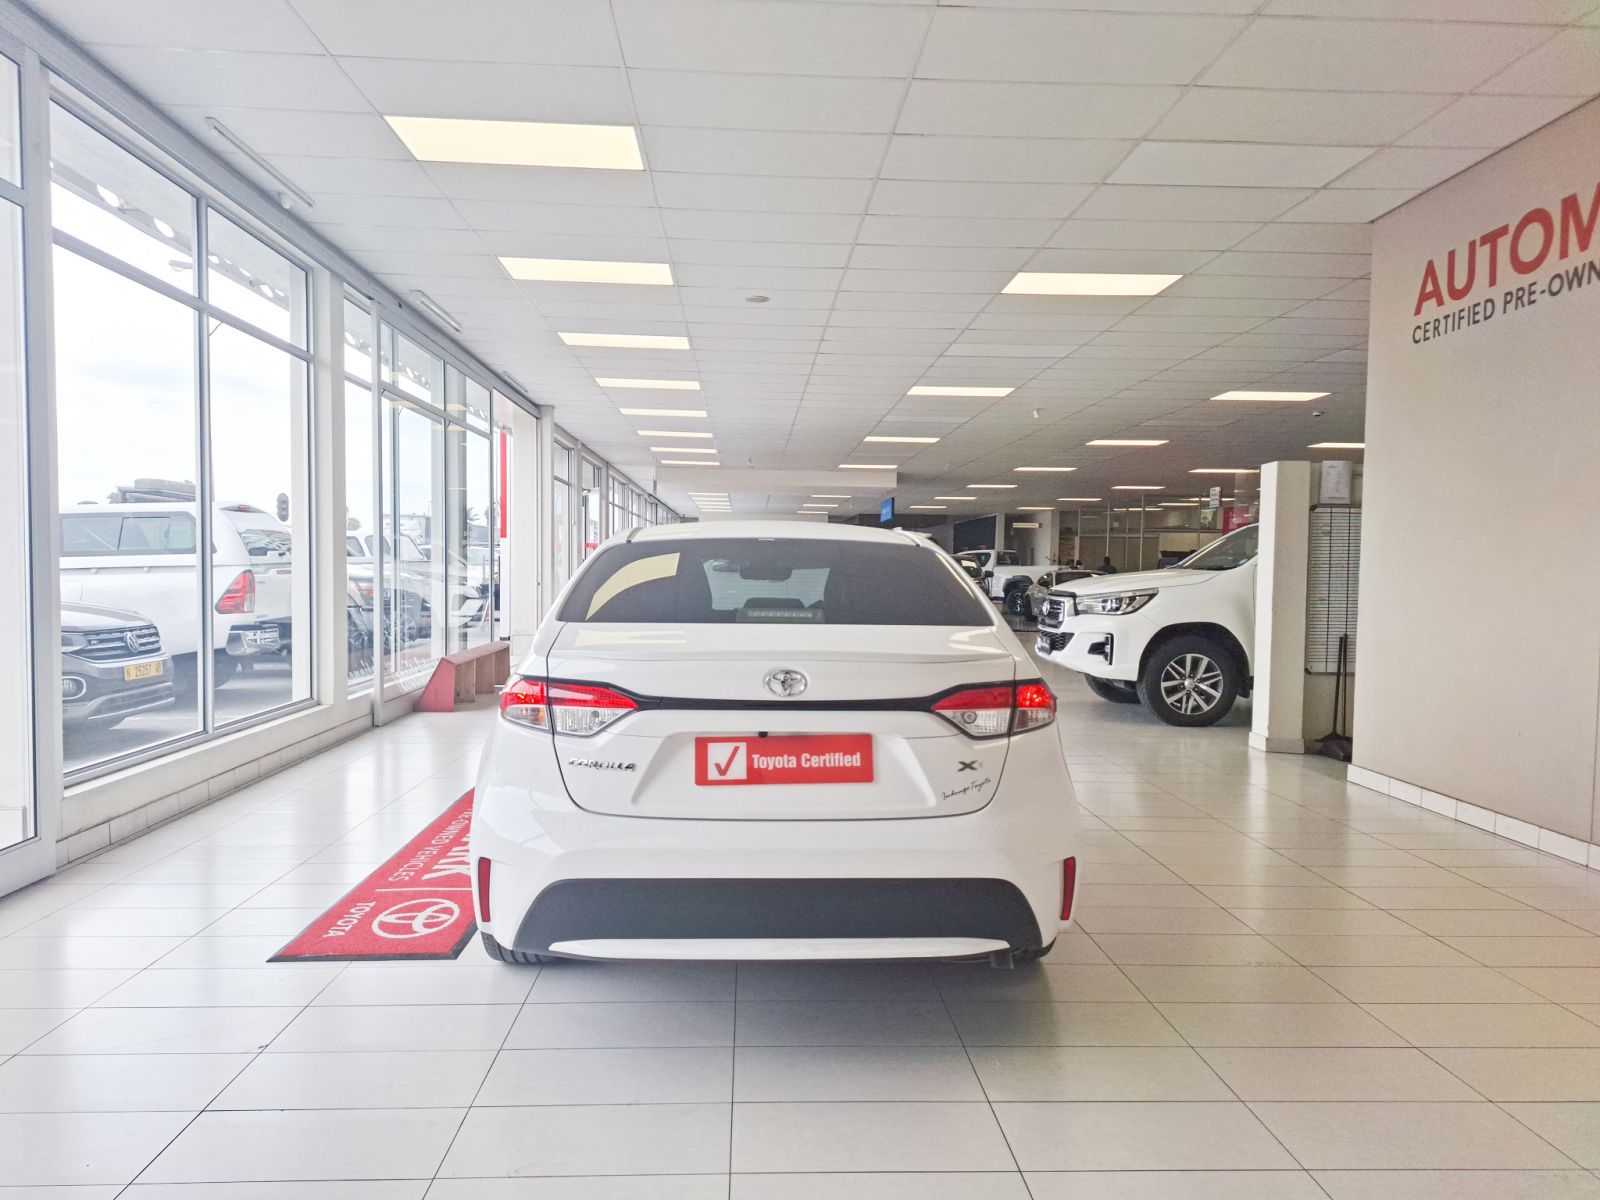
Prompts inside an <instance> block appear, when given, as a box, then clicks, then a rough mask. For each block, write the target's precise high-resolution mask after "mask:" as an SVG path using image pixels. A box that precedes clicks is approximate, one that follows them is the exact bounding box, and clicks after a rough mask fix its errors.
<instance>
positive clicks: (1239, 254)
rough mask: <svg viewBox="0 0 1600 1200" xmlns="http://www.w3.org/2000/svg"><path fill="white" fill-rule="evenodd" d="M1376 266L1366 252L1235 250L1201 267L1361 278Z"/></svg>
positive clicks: (1232, 271)
mask: <svg viewBox="0 0 1600 1200" xmlns="http://www.w3.org/2000/svg"><path fill="white" fill-rule="evenodd" d="M1371 269H1372V259H1371V258H1370V256H1368V255H1365V254H1251V253H1247V252H1244V251H1236V250H1231V251H1228V252H1227V253H1224V254H1219V255H1217V256H1216V257H1215V258H1214V259H1212V260H1211V261H1210V262H1208V263H1207V264H1206V265H1205V266H1204V267H1203V268H1202V269H1201V270H1202V273H1203V274H1206V275H1279V276H1282V275H1297V276H1308V275H1311V276H1318V277H1321V278H1328V279H1333V278H1345V279H1359V278H1360V277H1361V276H1363V275H1365V274H1367V273H1368V272H1369V271H1370V270H1371Z"/></svg>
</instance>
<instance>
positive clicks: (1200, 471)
mask: <svg viewBox="0 0 1600 1200" xmlns="http://www.w3.org/2000/svg"><path fill="white" fill-rule="evenodd" d="M1189 474H1191V475H1259V474H1261V472H1260V471H1259V470H1257V469H1256V468H1255V467H1196V468H1195V469H1194V470H1192V471H1190V472H1189Z"/></svg>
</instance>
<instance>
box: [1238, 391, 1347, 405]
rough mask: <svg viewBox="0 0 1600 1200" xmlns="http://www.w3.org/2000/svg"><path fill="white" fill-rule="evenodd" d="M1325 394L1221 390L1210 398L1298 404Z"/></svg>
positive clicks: (1319, 397) (1317, 398) (1325, 393)
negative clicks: (1221, 391)
mask: <svg viewBox="0 0 1600 1200" xmlns="http://www.w3.org/2000/svg"><path fill="white" fill-rule="evenodd" d="M1327 394H1328V393H1327V392H1223V393H1222V394H1221V395H1220V396H1213V397H1211V398H1212V399H1213V400H1275V401H1280V402H1284V403H1290V404H1299V403H1303V402H1304V401H1306V400H1320V399H1322V397H1324V396H1326V395H1327Z"/></svg>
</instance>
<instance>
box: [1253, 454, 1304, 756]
mask: <svg viewBox="0 0 1600 1200" xmlns="http://www.w3.org/2000/svg"><path fill="white" fill-rule="evenodd" d="M1259 503H1260V514H1261V515H1260V524H1261V529H1260V534H1261V550H1260V553H1259V554H1258V555H1257V558H1256V644H1255V648H1254V649H1253V650H1252V651H1251V658H1252V660H1253V662H1254V665H1255V686H1254V691H1253V692H1252V695H1251V705H1250V747H1251V749H1253V750H1265V751H1267V752H1269V753H1273V754H1303V753H1305V748H1306V742H1305V693H1306V570H1307V567H1308V566H1309V563H1310V552H1311V524H1310V520H1309V518H1308V516H1307V514H1308V513H1309V512H1310V511H1311V464H1310V463H1309V462H1273V463H1267V464H1266V465H1265V466H1263V467H1262V468H1261V495H1260V501H1259Z"/></svg>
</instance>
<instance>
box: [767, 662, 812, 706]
mask: <svg viewBox="0 0 1600 1200" xmlns="http://www.w3.org/2000/svg"><path fill="white" fill-rule="evenodd" d="M761 682H762V683H763V684H765V685H766V688H767V691H769V692H771V693H772V694H773V695H774V696H781V697H783V698H784V699H785V700H788V699H789V698H791V697H793V696H798V695H799V694H800V693H801V692H803V691H805V690H806V687H807V685H808V684H809V683H810V682H811V681H810V680H809V679H807V678H806V677H805V674H804V672H801V671H794V670H791V669H789V668H788V667H784V668H781V669H780V670H777V671H768V672H767V677H766V678H765V679H763V680H762V681H761Z"/></svg>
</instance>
